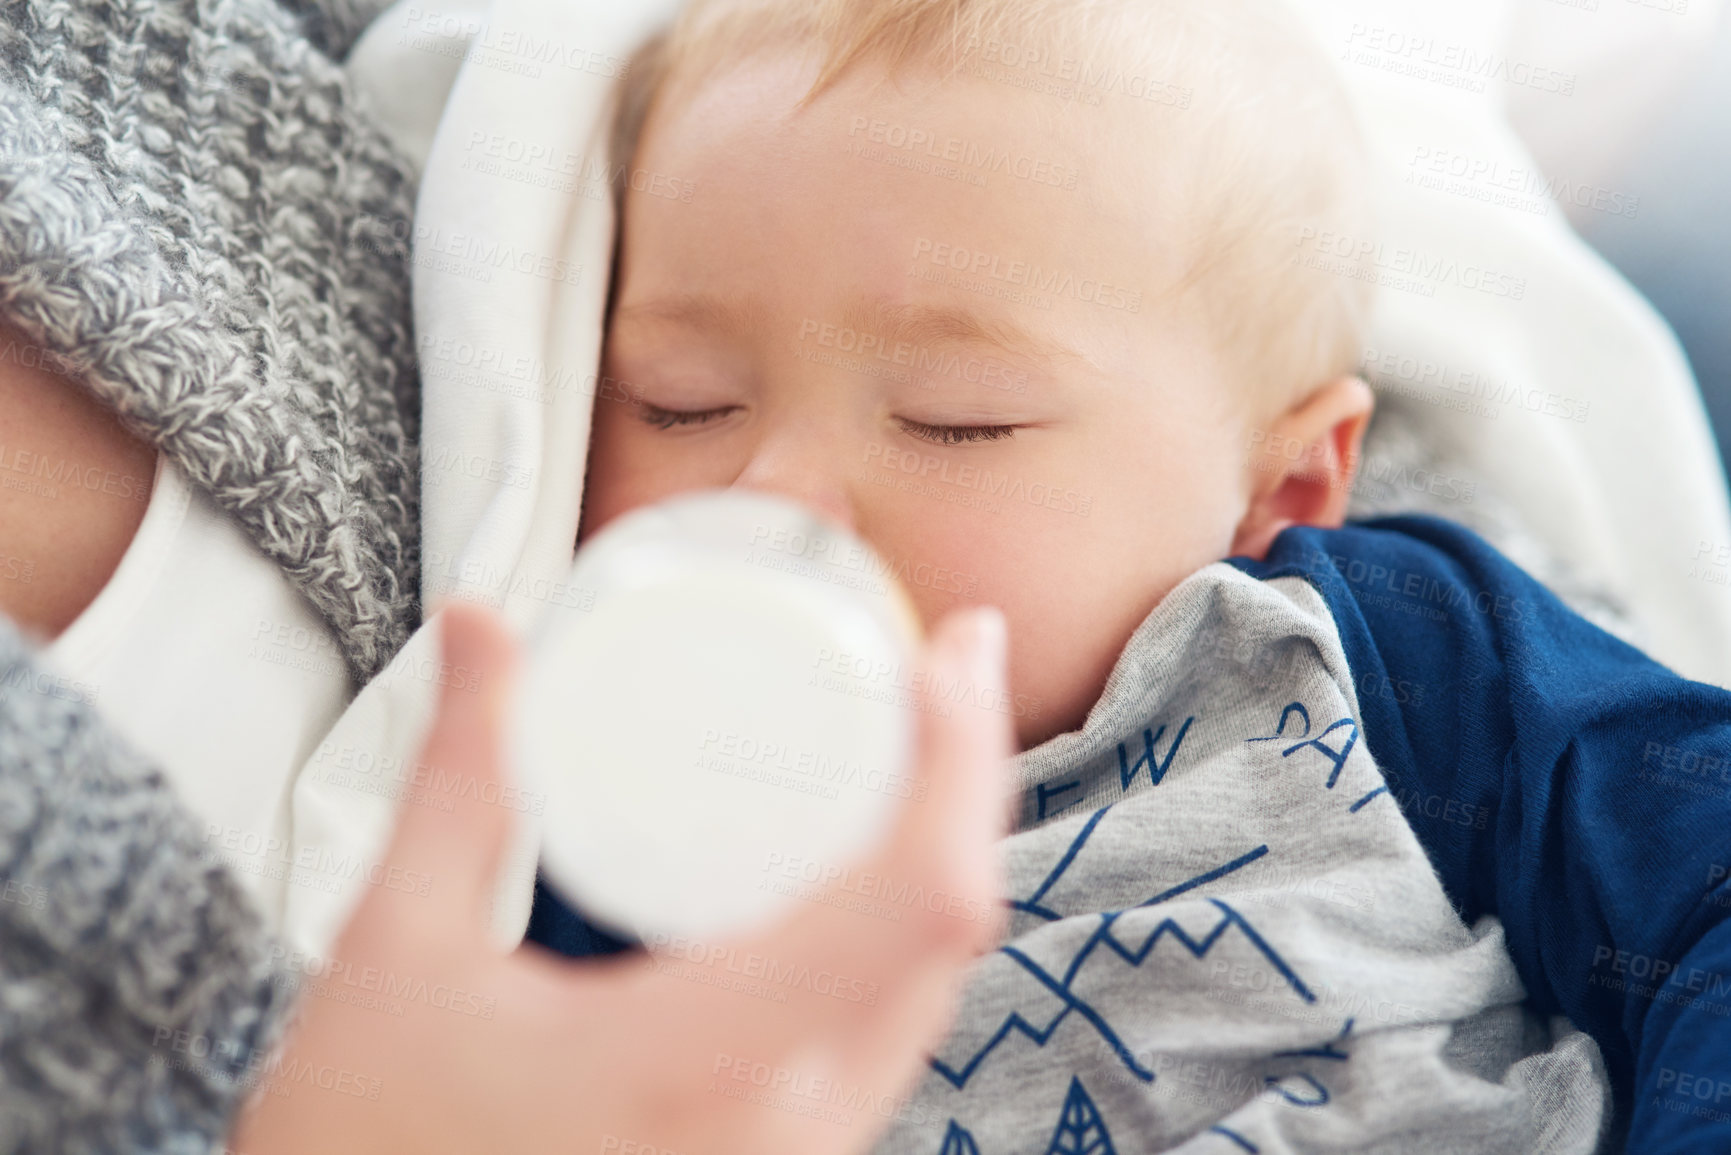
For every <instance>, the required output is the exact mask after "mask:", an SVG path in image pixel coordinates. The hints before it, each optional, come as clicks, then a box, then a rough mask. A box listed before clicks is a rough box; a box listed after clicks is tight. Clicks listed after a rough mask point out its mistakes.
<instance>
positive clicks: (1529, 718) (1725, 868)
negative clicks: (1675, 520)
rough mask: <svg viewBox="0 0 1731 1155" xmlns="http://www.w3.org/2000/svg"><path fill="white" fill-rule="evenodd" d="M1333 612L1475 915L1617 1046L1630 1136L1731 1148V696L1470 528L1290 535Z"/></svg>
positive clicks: (1366, 710)
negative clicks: (1551, 586)
mask: <svg viewBox="0 0 1731 1155" xmlns="http://www.w3.org/2000/svg"><path fill="white" fill-rule="evenodd" d="M1235 564H1238V565H1240V566H1241V567H1242V568H1244V569H1245V570H1246V571H1247V572H1250V573H1252V574H1253V575H1254V576H1257V577H1261V578H1270V577H1275V576H1280V575H1281V574H1289V573H1290V574H1298V575H1302V576H1305V577H1307V578H1308V579H1309V580H1311V581H1312V583H1313V584H1315V585H1316V587H1317V588H1318V589H1319V590H1320V591H1321V593H1322V595H1323V597H1324V599H1325V600H1326V601H1327V602H1328V604H1329V607H1330V609H1331V611H1332V612H1333V615H1334V619H1335V622H1336V625H1337V627H1338V629H1339V631H1340V636H1341V641H1342V644H1343V646H1344V648H1345V651H1346V656H1347V660H1348V662H1349V664H1350V665H1351V667H1352V673H1353V678H1354V682H1355V684H1356V686H1357V690H1358V696H1359V705H1360V712H1361V714H1362V719H1363V727H1364V737H1365V739H1366V741H1367V742H1368V744H1369V746H1370V749H1371V752H1372V753H1373V754H1374V755H1375V756H1376V759H1377V762H1378V764H1379V765H1380V766H1381V767H1382V769H1383V772H1384V774H1385V776H1386V777H1387V779H1388V784H1389V790H1390V792H1391V793H1393V794H1394V795H1395V796H1396V798H1397V799H1398V800H1399V802H1400V804H1401V807H1402V810H1403V812H1404V813H1405V814H1406V815H1407V818H1408V820H1409V821H1410V822H1411V823H1412V826H1413V829H1414V830H1415V832H1416V833H1417V835H1418V837H1419V840H1420V842H1421V843H1422V844H1423V845H1424V847H1425V850H1426V851H1427V853H1428V854H1429V855H1430V857H1431V860H1432V861H1433V862H1434V863H1435V865H1436V868H1437V870H1438V872H1439V874H1440V876H1441V878H1442V881H1443V885H1444V887H1445V888H1446V890H1447V891H1448V894H1449V896H1450V898H1451V899H1452V900H1453V901H1454V903H1455V905H1456V906H1457V908H1458V909H1459V910H1460V912H1461V915H1462V917H1463V918H1464V919H1465V921H1466V922H1468V923H1469V924H1470V923H1472V922H1473V920H1475V919H1476V918H1478V917H1479V916H1480V915H1482V914H1486V913H1490V914H1494V915H1496V916H1498V917H1499V918H1500V919H1501V920H1502V922H1503V924H1504V928H1505V931H1506V934H1507V941H1508V945H1509V950H1510V952H1511V954H1512V955H1513V957H1514V961H1515V964H1516V966H1517V968H1518V969H1519V971H1520V974H1521V978H1522V980H1523V982H1525V984H1526V986H1527V990H1528V994H1529V997H1530V1000H1531V1002H1532V1003H1533V1005H1534V1006H1535V1008H1536V1009H1538V1010H1540V1011H1542V1012H1556V1011H1560V1012H1562V1013H1564V1014H1566V1015H1568V1017H1569V1018H1570V1019H1571V1020H1572V1021H1573V1022H1574V1023H1575V1024H1576V1025H1578V1026H1579V1027H1580V1028H1581V1029H1582V1030H1585V1031H1586V1032H1588V1033H1589V1034H1590V1035H1592V1036H1593V1038H1594V1039H1595V1040H1597V1042H1598V1044H1599V1046H1600V1048H1601V1050H1602V1051H1603V1053H1604V1056H1605V1061H1606V1066H1607V1069H1608V1070H1609V1072H1610V1075H1611V1079H1612V1082H1613V1085H1614V1087H1615V1092H1616V1101H1617V1109H1618V1114H1619V1117H1620V1118H1621V1119H1622V1120H1623V1121H1625V1122H1626V1123H1627V1124H1628V1126H1629V1136H1630V1150H1638V1151H1642V1152H1659V1151H1664V1152H1684V1151H1689V1152H1694V1151H1701V1152H1706V1151H1715V1152H1722V1151H1726V1150H1731V879H1728V878H1727V874H1728V873H1731V692H1727V691H1725V690H1722V689H1718V688H1715V687H1712V686H1708V685H1704V684H1702V683H1697V682H1690V681H1687V680H1685V679H1683V678H1681V677H1679V676H1677V675H1676V674H1673V673H1671V672H1670V671H1669V670H1666V669H1665V668H1664V667H1662V666H1660V665H1659V664H1658V663H1656V662H1654V661H1652V660H1651V659H1649V658H1647V657H1645V656H1644V655H1642V654H1641V653H1640V652H1638V651H1636V650H1634V649H1632V648H1630V647H1629V646H1627V645H1625V644H1623V643H1622V642H1619V641H1617V640H1616V639H1615V638H1613V637H1611V636H1610V635H1609V634H1606V633H1604V632H1603V631H1601V630H1599V629H1598V628H1597V627H1595V626H1593V625H1591V624H1589V623H1588V622H1586V621H1585V620H1584V619H1582V618H1580V617H1578V616H1577V615H1575V614H1574V613H1572V612H1571V611H1569V610H1568V609H1567V608H1566V607H1564V606H1563V604H1562V603H1561V602H1560V601H1558V600H1557V599H1556V598H1555V597H1553V596H1552V595H1551V594H1550V593H1549V592H1548V591H1547V590H1545V589H1544V587H1542V586H1540V585H1539V584H1538V583H1537V582H1536V581H1534V580H1533V579H1532V578H1531V577H1529V576H1527V575H1526V574H1525V573H1523V572H1522V571H1520V570H1519V569H1517V568H1516V567H1515V566H1514V565H1512V564H1511V563H1510V562H1508V561H1507V559H1505V558H1503V557H1502V556H1501V555H1500V554H1498V553H1496V552H1495V551H1494V550H1493V549H1491V548H1490V547H1489V546H1488V545H1486V544H1485V543H1484V542H1483V541H1482V540H1480V539H1479V538H1477V537H1476V536H1474V535H1473V534H1471V533H1470V532H1468V531H1466V530H1462V529H1460V528H1458V527H1456V526H1453V525H1450V524H1448V523H1446V522H1442V521H1438V520H1435V519H1431V518H1391V519H1385V520H1380V521H1375V522H1369V523H1364V524H1360V525H1353V526H1348V527H1347V528H1345V529H1340V530H1314V529H1295V530H1291V531H1288V532H1287V533H1285V534H1283V535H1282V536H1281V537H1280V538H1279V540H1278V541H1277V542H1276V543H1275V546H1274V548H1273V549H1272V550H1271V551H1270V553H1269V555H1268V560H1267V561H1266V562H1264V563H1253V562H1248V561H1244V560H1242V559H1238V560H1236V561H1235Z"/></svg>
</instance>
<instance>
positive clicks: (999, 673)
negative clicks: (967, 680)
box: [957, 606, 1010, 685]
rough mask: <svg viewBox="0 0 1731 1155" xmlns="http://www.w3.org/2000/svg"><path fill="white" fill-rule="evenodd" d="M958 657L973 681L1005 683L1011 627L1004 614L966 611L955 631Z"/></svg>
mask: <svg viewBox="0 0 1731 1155" xmlns="http://www.w3.org/2000/svg"><path fill="white" fill-rule="evenodd" d="M957 633H958V634H959V635H960V636H959V637H958V638H957V644H958V646H959V648H960V651H961V653H960V655H959V656H960V657H961V659H962V661H963V662H964V663H965V664H966V665H967V667H968V670H969V672H970V673H971V674H972V675H973V678H974V680H975V681H978V682H984V683H989V684H992V685H997V684H1000V683H1002V682H1003V680H1004V664H1005V662H1006V661H1007V660H1008V657H1009V652H1010V627H1009V623H1008V622H1006V621H1005V620H1004V611H1002V610H1000V609H998V608H997V607H996V606H980V607H978V608H975V609H971V610H968V611H967V614H966V616H965V617H964V618H963V619H962V622H961V623H960V628H959V629H958V630H957Z"/></svg>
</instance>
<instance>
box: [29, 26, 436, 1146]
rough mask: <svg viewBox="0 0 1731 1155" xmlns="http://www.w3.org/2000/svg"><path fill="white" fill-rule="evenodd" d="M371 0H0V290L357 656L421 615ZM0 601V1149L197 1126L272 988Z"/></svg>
mask: <svg viewBox="0 0 1731 1155" xmlns="http://www.w3.org/2000/svg"><path fill="white" fill-rule="evenodd" d="M378 7H382V3H378V2H376V0H359V2H358V3H357V2H356V0H287V2H284V3H273V2H271V0H202V2H197V3H195V2H194V0H0V312H3V313H4V314H5V315H6V316H7V317H8V318H9V319H10V320H11V321H12V322H13V323H14V324H15V325H16V326H17V327H18V328H19V329H20V330H22V331H23V332H24V334H25V335H26V337H27V339H28V340H29V341H31V342H33V343H34V345H35V348H33V349H29V350H20V349H0V356H12V357H17V358H20V359H26V358H27V359H29V360H31V361H46V362H48V363H50V364H59V365H62V366H66V367H68V368H69V370H70V373H71V375H72V376H74V377H76V378H77V379H78V380H79V381H80V382H81V383H82V384H83V385H84V386H86V387H88V388H89V389H90V390H92V391H93V392H94V393H95V394H96V395H97V396H98V397H99V398H101V399H102V400H103V401H104V402H106V403H107V404H108V405H109V406H111V407H112V408H113V409H114V410H115V411H117V412H118V413H119V414H121V416H122V417H123V419H124V420H125V421H126V422H127V423H128V424H129V425H130V426H131V427H132V428H133V429H134V430H136V431H137V432H139V433H140V434H142V435H143V436H144V437H146V438H147V439H149V440H150V441H152V442H153V443H155V444H156V445H157V446H158V447H159V448H160V449H161V451H162V452H164V453H166V454H168V455H169V456H170V457H171V458H172V459H173V460H174V461H175V462H176V463H177V464H178V465H179V466H180V467H181V469H182V470H184V471H185V473H186V474H187V475H188V476H189V477H191V478H192V479H193V480H194V482H195V483H197V484H198V485H199V486H201V487H202V488H203V489H205V490H206V491H208V492H209V493H210V494H211V495H213V496H214V498H215V499H216V500H217V502H218V503H219V504H220V505H221V506H222V507H223V508H224V509H225V510H227V511H228V513H230V514H231V515H232V516H233V517H234V518H235V519H236V520H237V521H238V522H239V523H240V525H241V526H242V527H243V528H244V530H245V531H246V532H247V533H248V535H249V536H250V537H251V539H252V540H253V541H254V542H256V543H257V544H258V546H259V547H260V548H261V549H263V550H264V551H265V553H266V554H267V555H269V556H270V557H271V558H272V559H274V560H275V561H276V562H277V563H278V564H279V565H280V566H281V567H282V569H283V571H284V572H285V573H286V574H287V575H288V576H289V578H290V579H291V580H292V581H293V583H294V584H295V585H296V586H297V587H298V588H299V589H300V590H302V591H303V592H304V593H305V594H306V596H307V597H308V598H309V599H310V600H311V602H312V604H313V605H314V606H315V607H317V609H318V610H319V611H320V612H321V613H322V614H323V615H324V616H325V617H326V618H327V619H329V621H330V623H331V625H332V626H333V627H334V633H335V635H336V636H337V637H338V638H339V639H341V641H342V643H343V644H344V646H345V647H346V654H347V658H348V661H349V664H350V666H351V668H352V669H353V671H354V673H355V675H356V676H357V678H358V679H359V680H361V681H365V680H366V679H367V678H368V677H369V676H370V675H371V674H373V673H374V672H375V671H377V670H378V669H379V668H381V667H382V666H383V665H384V664H385V663H386V662H387V661H388V660H389V658H390V657H391V656H392V654H393V653H394V652H395V651H396V650H397V649H398V648H399V647H400V646H401V644H402V642H403V641H404V640H405V639H406V638H407V637H408V635H409V633H410V632H411V631H412V629H413V628H414V626H415V625H416V623H417V622H418V619H419V607H418V604H417V591H418V590H419V588H420V575H419V539H418V527H419V513H418V505H419V493H420V484H419V479H418V474H417V458H416V455H417V438H418V425H419V406H420V401H419V379H418V375H417V369H416V365H415V361H414V357H413V349H414V346H413V342H412V340H411V336H410V333H411V310H410V295H409V289H410V278H409V269H408V253H407V249H406V242H405V238H407V237H408V236H409V230H408V227H407V226H408V222H409V220H410V219H411V216H412V213H413V208H414V196H415V188H414V182H413V178H412V176H411V175H410V173H411V170H410V169H409V168H408V166H407V165H406V164H405V162H404V161H403V159H402V158H401V157H400V156H398V155H397V154H396V153H394V152H393V151H392V149H391V147H390V146H389V145H388V144H387V143H386V142H385V140H384V138H383V137H382V136H381V135H380V134H379V132H378V130H377V129H376V128H374V127H373V126H372V124H371V123H370V121H369V120H368V119H367V116H366V111H365V109H364V108H361V107H359V106H358V103H357V100H356V98H355V97H354V95H353V94H352V93H351V91H350V90H349V88H348V86H347V83H346V80H345V78H344V76H343V73H342V72H341V70H340V69H339V67H338V65H337V63H336V61H337V60H340V59H341V58H342V56H343V55H344V54H345V53H346V52H347V50H348V46H349V44H350V43H351V42H352V41H353V39H354V38H355V37H356V36H357V35H358V33H359V32H360V30H361V29H362V28H363V27H364V26H365V24H366V22H367V21H368V20H370V19H371V18H372V16H373V15H374V14H375V11H374V10H375V9H376V8H378ZM96 706H97V704H96V703H93V702H91V701H89V700H88V697H87V695H86V693H85V691H84V690H83V688H81V687H79V686H76V685H68V684H66V683H65V682H63V681H62V680H60V679H57V678H56V677H54V676H52V675H50V674H48V673H45V672H44V671H43V670H42V669H40V668H39V667H37V666H36V665H34V664H32V662H31V660H30V658H29V656H28V653H27V648H26V646H25V645H24V643H23V642H22V640H21V639H20V638H19V636H18V635H17V634H16V633H15V632H14V631H13V630H12V628H11V627H10V625H8V624H7V623H6V622H5V621H4V619H3V618H0V1152H15V1151H30V1152H55V1153H81V1152H194V1151H199V1152H203V1151H210V1150H213V1149H215V1150H220V1149H221V1148H222V1144H223V1139H224V1136H225V1135H226V1133H227V1131H228V1129H229V1125H230V1121H231V1119H232V1116H233V1113H234V1111H235V1109H236V1108H237V1106H238V1104H239V1103H240V1101H241V1099H242V1097H243V1095H244V1094H245V1093H246V1092H247V1091H248V1090H249V1089H250V1088H252V1087H254V1086H256V1085H257V1084H258V1082H259V1079H260V1074H261V1070H268V1068H261V1066H260V1064H261V1062H262V1061H263V1058H264V1056H265V1054H267V1053H268V1052H267V1048H268V1046H269V1045H270V1042H271V1041H272V1039H273V1038H275V1037H276V1036H277V1034H278V1032H279V1031H280V1029H281V1027H282V1022H283V1018H284V1015H285V1012H286V1010H287V1008H288V1005H289V1004H290V1003H291V1002H292V994H293V992H292V987H291V986H290V985H289V984H288V983H287V982H286V980H285V979H284V976H283V974H282V973H281V972H279V971H278V970H277V969H276V968H275V967H274V966H273V957H274V956H273V952H274V951H275V949H276V948H275V947H274V945H273V942H272V940H271V939H270V938H269V937H268V936H267V935H266V933H265V931H264V928H263V925H262V923H261V921H260V919H259V918H258V917H257V915H256V914H255V913H254V912H253V911H252V909H251V908H250V906H249V905H248V903H247V901H246V899H245V897H244V894H243V892H242V891H241V889H240V888H239V886H238V885H237V884H236V882H235V881H234V880H233V879H232V878H231V877H230V876H229V875H228V874H227V873H226V871H225V870H223V869H222V868H220V867H218V866H216V865H214V864H210V863H206V862H203V861H201V858H200V852H201V849H202V842H201V840H200V830H199V827H198V825H197V823H196V822H195V820H194V819H193V818H192V817H191V816H190V814H189V813H188V812H187V811H186V810H185V809H184V808H183V807H182V806H181V805H180V804H179V802H178V801H177V799H176V797H175V796H174V794H173V792H172V790H171V789H170V788H169V786H168V785H167V784H166V782H165V781H164V779H163V778H162V776H161V775H160V774H158V773H156V772H155V771H153V770H152V769H150V768H148V767H147V766H145V765H144V764H143V763H142V762H141V761H140V760H139V759H138V758H137V757H136V756H135V755H134V754H132V753H131V752H130V751H128V750H127V749H125V748H124V746H123V745H122V744H121V743H120V742H118V741H117V740H115V739H114V738H113V737H112V736H111V735H110V734H109V733H108V732H107V731H106V730H105V729H104V727H103V725H102V724H101V722H100V720H99V716H98V713H99V712H98V710H97V708H96Z"/></svg>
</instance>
